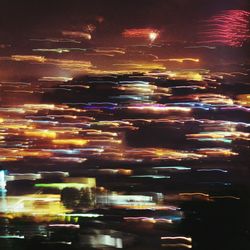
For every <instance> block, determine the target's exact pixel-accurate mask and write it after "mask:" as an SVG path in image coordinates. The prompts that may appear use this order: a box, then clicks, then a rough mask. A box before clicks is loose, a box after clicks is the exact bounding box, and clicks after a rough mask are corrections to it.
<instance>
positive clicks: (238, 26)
mask: <svg viewBox="0 0 250 250" xmlns="http://www.w3.org/2000/svg"><path fill="white" fill-rule="evenodd" d="M249 17H250V12H248V11H244V10H225V11H222V12H220V13H219V14H218V15H215V16H212V17H211V18H210V19H208V20H206V24H205V25H204V26H203V28H204V30H205V31H204V32H201V35H202V41H200V42H199V43H203V44H221V45H227V46H232V47H241V46H242V45H243V43H244V42H246V41H247V40H248V39H249V37H250V36H249Z"/></svg>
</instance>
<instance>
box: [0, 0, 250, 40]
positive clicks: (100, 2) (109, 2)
mask: <svg viewBox="0 0 250 250" xmlns="http://www.w3.org/2000/svg"><path fill="white" fill-rule="evenodd" d="M0 2H1V10H0V11H1V14H0V32H1V33H0V35H1V37H2V39H6V38H7V39H8V38H9V39H13V38H14V39H16V38H17V37H23V36H31V35H34V34H38V35H39V34H45V35H46V34H47V35H49V34H51V33H52V32H53V34H56V32H60V31H61V30H63V29H71V30H77V29H80V28H81V26H82V25H83V24H85V23H93V22H96V17H97V16H102V17H103V18H104V22H103V23H102V24H101V25H99V26H98V27H97V28H98V29H97V31H96V32H97V34H98V35H99V36H102V35H105V36H111V37H112V36H116V35H119V34H120V32H121V31H122V30H123V29H124V28H127V27H130V28H133V27H148V26H149V27H153V28H158V29H162V30H164V31H166V32H169V33H170V34H171V36H175V35H176V34H177V35H178V33H179V34H181V33H183V34H184V35H187V36H190V34H191V35H192V29H193V27H194V26H195V25H196V24H197V22H199V20H202V19H205V18H208V17H209V16H211V15H213V14H214V13H216V12H218V11H220V10H224V9H247V2H248V1H247V0H157V1H156V0H91V1H89V0H61V1H57V0H50V1H48V0H42V1H25V0H24V1H18V0H1V1H0ZM176 30H178V32H176Z"/></svg>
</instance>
